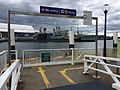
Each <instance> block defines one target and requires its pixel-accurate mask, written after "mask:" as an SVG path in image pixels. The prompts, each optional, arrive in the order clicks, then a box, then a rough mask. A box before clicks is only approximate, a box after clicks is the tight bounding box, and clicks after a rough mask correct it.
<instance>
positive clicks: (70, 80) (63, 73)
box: [59, 71, 76, 84]
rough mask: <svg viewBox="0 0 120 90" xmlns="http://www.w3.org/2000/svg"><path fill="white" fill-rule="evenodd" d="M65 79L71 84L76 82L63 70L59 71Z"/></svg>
mask: <svg viewBox="0 0 120 90" xmlns="http://www.w3.org/2000/svg"><path fill="white" fill-rule="evenodd" d="M59 72H60V73H61V74H62V75H63V76H64V77H65V79H66V80H67V81H69V82H70V83H71V84H76V83H75V82H74V81H73V80H72V79H71V78H69V77H68V76H67V75H66V73H65V72H64V71H59Z"/></svg>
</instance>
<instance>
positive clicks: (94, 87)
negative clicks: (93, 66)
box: [46, 82, 115, 90]
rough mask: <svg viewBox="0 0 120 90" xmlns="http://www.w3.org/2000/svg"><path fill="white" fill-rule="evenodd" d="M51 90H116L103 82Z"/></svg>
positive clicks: (52, 89)
mask: <svg viewBox="0 0 120 90" xmlns="http://www.w3.org/2000/svg"><path fill="white" fill-rule="evenodd" d="M46 90H47V89H46ZM49 90H115V89H112V87H111V86H110V85H107V84H104V83H101V82H89V83H81V84H77V85H69V86H63V87H56V88H50V89H49Z"/></svg>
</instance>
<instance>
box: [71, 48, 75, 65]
mask: <svg viewBox="0 0 120 90" xmlns="http://www.w3.org/2000/svg"><path fill="white" fill-rule="evenodd" d="M71 50H72V63H71V64H72V65H74V49H73V48H71Z"/></svg>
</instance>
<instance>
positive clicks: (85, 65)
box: [83, 56, 88, 74]
mask: <svg viewBox="0 0 120 90" xmlns="http://www.w3.org/2000/svg"><path fill="white" fill-rule="evenodd" d="M87 66H88V65H87V61H86V59H85V56H84V72H83V74H87V72H86V71H87Z"/></svg>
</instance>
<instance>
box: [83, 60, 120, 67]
mask: <svg viewBox="0 0 120 90" xmlns="http://www.w3.org/2000/svg"><path fill="white" fill-rule="evenodd" d="M84 61H88V62H94V61H91V60H84ZM94 63H97V64H101V65H107V66H111V67H116V68H120V66H118V65H112V64H107V63H105V64H102V63H100V62H94Z"/></svg>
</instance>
